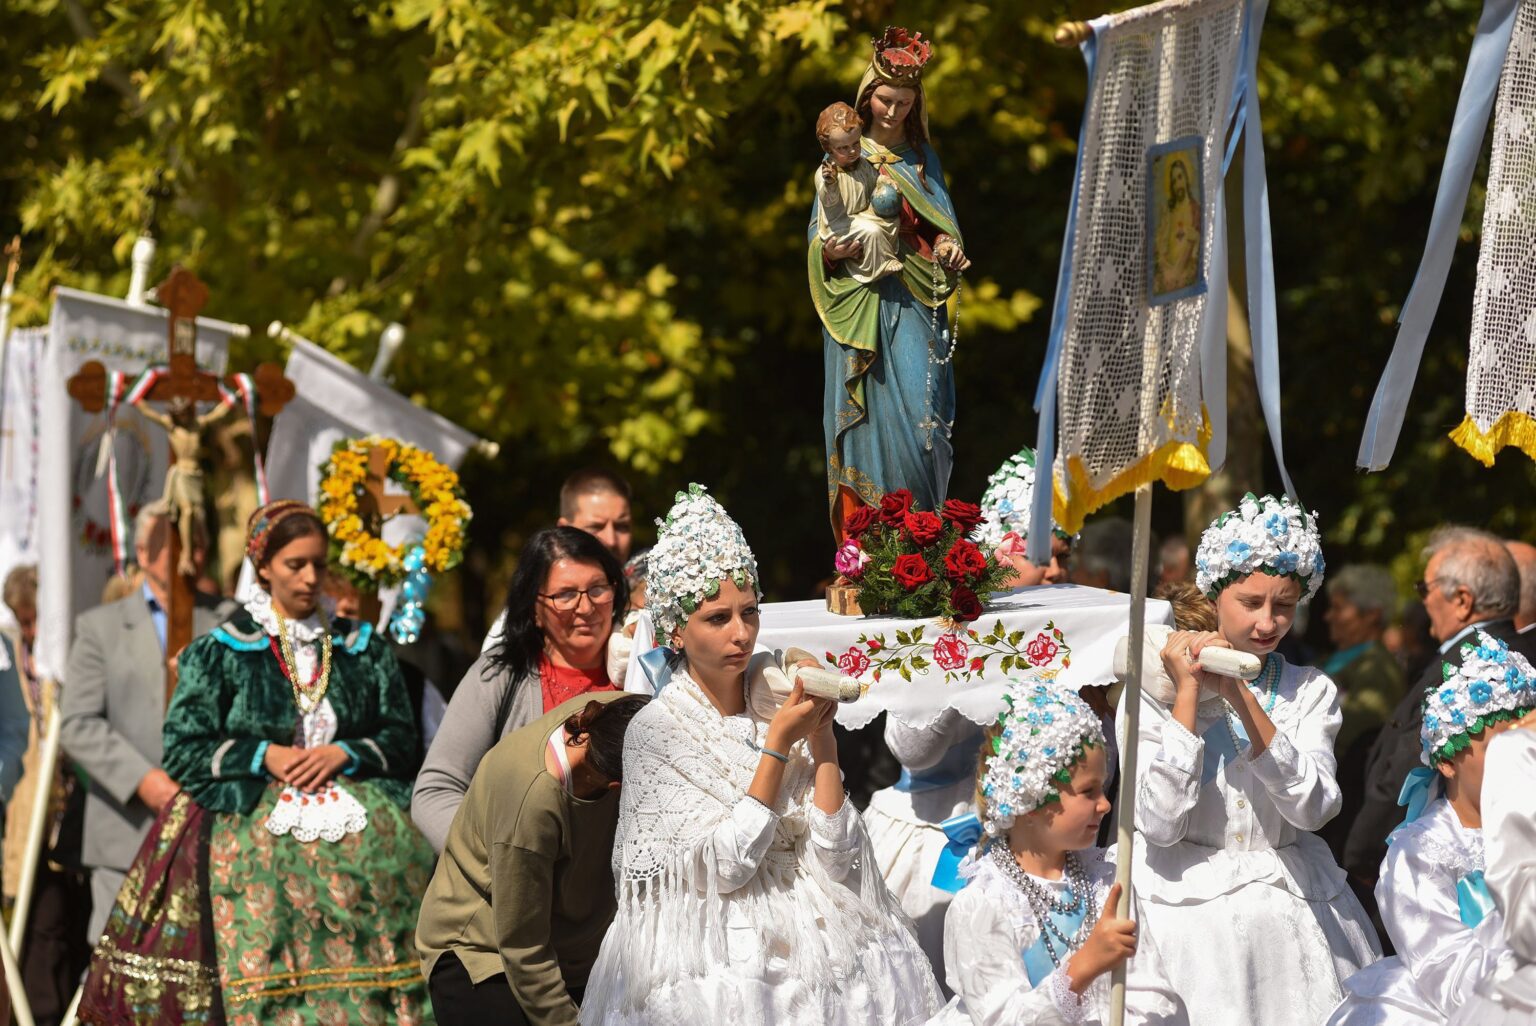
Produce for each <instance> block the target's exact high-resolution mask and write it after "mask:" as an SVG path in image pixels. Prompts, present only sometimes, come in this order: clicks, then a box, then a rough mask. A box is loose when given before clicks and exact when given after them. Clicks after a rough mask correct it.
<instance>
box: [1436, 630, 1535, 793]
mask: <svg viewBox="0 0 1536 1026" xmlns="http://www.w3.org/2000/svg"><path fill="white" fill-rule="evenodd" d="M1441 670H1442V673H1443V674H1444V677H1445V679H1444V681H1443V682H1442V683H1441V684H1440V686H1439V687H1438V688H1435V689H1433V690H1432V691H1430V692H1429V694H1428V695H1427V696H1426V697H1425V699H1424V724H1423V726H1421V727H1420V728H1419V741H1420V743H1421V745H1422V748H1423V750H1422V751H1421V753H1420V758H1421V759H1422V760H1423V762H1424V764H1425V765H1427V766H1433V765H1434V764H1435V763H1438V762H1449V761H1450V760H1451V759H1454V758H1455V757H1456V753H1457V752H1459V751H1461V750H1462V749H1464V748H1466V747H1467V746H1468V745H1470V744H1471V743H1472V737H1473V735H1475V734H1478V733H1481V732H1482V731H1483V729H1484V728H1486V727H1490V726H1492V725H1493V724H1495V723H1498V722H1500V721H1502V720H1516V719H1519V718H1520V717H1521V716H1524V715H1525V714H1526V713H1527V712H1529V711H1530V710H1531V708H1532V707H1533V706H1536V668H1532V666H1531V664H1530V662H1529V661H1528V660H1527V659H1526V658H1525V656H1523V655H1521V654H1520V653H1519V652H1511V651H1510V650H1509V646H1508V645H1506V644H1504V642H1502V641H1500V640H1499V639H1498V638H1495V637H1493V636H1492V635H1490V634H1486V633H1484V632H1483V631H1481V630H1479V631H1478V632H1477V634H1476V636H1475V638H1474V639H1472V640H1468V641H1467V642H1466V643H1464V644H1463V645H1462V646H1461V665H1460V666H1459V667H1458V666H1452V665H1450V664H1449V663H1442V664H1441Z"/></svg>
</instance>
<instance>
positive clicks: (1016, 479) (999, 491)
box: [971, 445, 1069, 549]
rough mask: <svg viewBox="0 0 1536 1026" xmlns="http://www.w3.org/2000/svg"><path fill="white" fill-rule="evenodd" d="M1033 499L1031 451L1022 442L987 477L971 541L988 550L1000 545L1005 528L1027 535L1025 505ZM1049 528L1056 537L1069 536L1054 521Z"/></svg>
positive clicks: (1032, 460)
mask: <svg viewBox="0 0 1536 1026" xmlns="http://www.w3.org/2000/svg"><path fill="white" fill-rule="evenodd" d="M1034 500H1035V450H1033V449H1031V448H1030V447H1029V446H1027V445H1026V446H1025V447H1024V448H1022V449H1020V450H1019V451H1018V452H1016V453H1014V454H1013V455H1012V456H1009V457H1008V458H1007V459H1006V460H1004V461H1003V465H1002V466H1001V467H998V468H997V470H996V471H994V472H993V474H992V476H991V477H989V478H987V490H986V491H985V492H982V493H981V524H980V525H978V526H977V528H976V530H975V531H974V532H973V533H972V535H971V540H972V541H974V542H976V544H978V545H980V546H982V547H983V548H989V549H990V548H996V547H997V546H999V545H1001V544H1002V543H1003V535H1005V534H1007V533H1008V532H1009V531H1012V532H1014V533H1015V534H1017V535H1018V536H1019V537H1020V538H1028V537H1029V507H1030V504H1031V503H1033V502H1034ZM1051 530H1052V532H1054V533H1055V535H1056V536H1057V537H1058V538H1061V539H1064V540H1068V539H1069V536H1068V534H1067V533H1066V532H1065V531H1063V530H1062V529H1061V528H1060V527H1058V526H1056V524H1055V523H1054V522H1053V523H1052V524H1051Z"/></svg>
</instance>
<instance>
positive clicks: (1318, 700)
mask: <svg viewBox="0 0 1536 1026" xmlns="http://www.w3.org/2000/svg"><path fill="white" fill-rule="evenodd" d="M1253 686H1254V687H1255V689H1256V692H1257V693H1258V694H1259V700H1260V702H1261V703H1263V704H1264V705H1265V707H1266V708H1267V709H1268V712H1269V717H1270V719H1271V720H1272V721H1273V723H1274V725H1275V736H1274V739H1273V740H1272V741H1271V742H1270V744H1269V745H1268V746H1267V747H1266V748H1265V750H1264V751H1263V752H1262V753H1261V754H1260V755H1259V756H1258V757H1257V758H1254V757H1253V756H1252V754H1251V752H1252V749H1251V746H1250V745H1249V743H1248V739H1247V737H1246V736H1245V734H1244V732H1243V727H1242V722H1241V720H1239V719H1238V717H1237V714H1236V713H1235V712H1232V711H1230V708H1229V707H1228V706H1227V705H1226V704H1225V703H1224V702H1220V703H1202V705H1201V708H1200V711H1199V714H1198V715H1197V717H1196V721H1195V727H1196V732H1195V733H1193V734H1192V733H1190V732H1189V731H1188V730H1186V729H1184V727H1183V725H1182V724H1180V723H1179V722H1178V721H1177V720H1175V719H1174V718H1173V714H1172V710H1170V709H1169V707H1168V706H1166V705H1163V704H1162V703H1160V702H1158V701H1156V700H1155V699H1153V698H1151V697H1149V696H1147V695H1146V694H1145V693H1144V694H1143V696H1142V704H1141V726H1140V737H1139V738H1138V742H1137V743H1138V746H1139V747H1138V771H1137V772H1138V776H1139V779H1138V781H1137V789H1136V831H1137V837H1136V847H1135V853H1134V857H1135V862H1134V880H1135V884H1136V896H1137V899H1138V903H1139V905H1140V908H1141V911H1142V916H1143V919H1142V932H1143V936H1144V937H1151V938H1155V939H1156V940H1157V943H1158V946H1159V952H1160V954H1161V957H1162V962H1163V966H1164V968H1165V969H1166V971H1167V974H1168V979H1169V982H1170V984H1171V986H1172V988H1173V990H1174V991H1176V992H1177V993H1178V994H1179V996H1180V997H1181V998H1183V1000H1184V1004H1185V1006H1186V1007H1187V1008H1188V1010H1189V1017H1190V1021H1191V1022H1195V1023H1256V1024H1258V1023H1262V1024H1263V1026H1317V1024H1318V1023H1321V1022H1323V1021H1325V1020H1326V1019H1327V1018H1328V1015H1329V1013H1330V1012H1331V1011H1332V1010H1333V1008H1334V1006H1335V1005H1337V1004H1338V1002H1339V998H1340V996H1341V994H1342V989H1341V986H1342V984H1343V981H1345V980H1347V979H1349V977H1351V976H1353V975H1354V974H1355V973H1356V972H1358V971H1359V970H1360V969H1362V968H1363V967H1365V966H1367V965H1369V964H1370V963H1372V962H1374V961H1376V960H1377V959H1379V958H1380V957H1381V951H1380V948H1379V947H1378V945H1377V943H1376V935H1375V931H1374V930H1373V929H1372V927H1371V924H1370V921H1369V920H1368V919H1367V918H1366V915H1365V910H1364V909H1362V908H1361V907H1360V902H1359V901H1358V900H1357V899H1356V898H1355V896H1354V892H1352V891H1351V890H1350V889H1349V886H1348V884H1347V882H1346V879H1345V875H1344V871H1343V870H1342V869H1340V868H1339V865H1338V863H1337V862H1335V861H1334V858H1333V855H1332V853H1331V852H1330V851H1329V850H1328V846H1327V845H1326V844H1324V843H1323V842H1322V841H1321V840H1320V839H1318V837H1317V836H1316V835H1314V834H1313V833H1311V831H1313V830H1316V829H1318V828H1319V827H1321V826H1322V825H1323V824H1324V823H1327V822H1328V821H1329V820H1330V819H1332V818H1333V817H1334V816H1335V815H1337V814H1338V811H1339V804H1340V797H1339V786H1338V782H1337V780H1336V779H1335V776H1334V774H1335V772H1336V763H1335V761H1334V755H1333V739H1334V735H1336V734H1337V733H1338V730H1339V723H1340V721H1341V717H1340V714H1339V702H1338V695H1337V691H1336V689H1335V687H1334V684H1333V681H1331V680H1329V679H1328V677H1327V676H1326V675H1324V674H1323V673H1321V672H1320V671H1318V670H1316V669H1314V668H1312V667H1309V666H1291V665H1289V664H1288V663H1286V662H1285V660H1284V659H1283V658H1282V657H1281V656H1279V655H1271V656H1270V657H1269V661H1268V663H1267V664H1266V666H1265V671H1264V673H1262V674H1261V675H1260V677H1259V680H1258V681H1255V682H1254V685H1253ZM1119 722H1120V723H1124V722H1125V719H1124V717H1123V715H1122V716H1121V717H1120V718H1119ZM1121 747H1122V750H1123V748H1124V745H1123V744H1122V746H1121Z"/></svg>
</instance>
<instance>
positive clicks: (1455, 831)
mask: <svg viewBox="0 0 1536 1026" xmlns="http://www.w3.org/2000/svg"><path fill="white" fill-rule="evenodd" d="M1389 844H1390V847H1389V848H1388V849H1387V857H1386V859H1385V860H1384V861H1383V862H1382V871H1381V881H1380V882H1379V883H1378V884H1377V885H1376V901H1377V902H1378V903H1379V904H1380V906H1381V918H1382V921H1383V922H1384V923H1385V924H1386V927H1387V933H1388V934H1389V935H1390V936H1391V938H1392V945H1393V946H1394V947H1395V948H1397V954H1396V955H1394V956H1393V957H1391V958H1384V959H1382V960H1381V961H1380V962H1377V963H1376V964H1375V965H1371V966H1367V967H1366V968H1364V969H1362V970H1360V971H1359V972H1358V973H1356V974H1355V975H1353V976H1351V977H1350V978H1349V979H1348V980H1346V981H1345V982H1344V1000H1343V1001H1342V1002H1341V1003H1340V1004H1339V1007H1338V1008H1337V1009H1335V1010H1334V1013H1333V1017H1332V1018H1330V1019H1329V1020H1328V1024H1329V1026H1443V1024H1444V1023H1445V1021H1446V1020H1447V1019H1448V1018H1449V1017H1450V1015H1451V1013H1452V1012H1453V1011H1455V1010H1456V1009H1457V1008H1458V1007H1459V1006H1461V1005H1462V1004H1463V1003H1464V1002H1465V1001H1466V999H1467V997H1468V996H1469V995H1470V994H1471V992H1472V988H1473V987H1475V986H1476V985H1477V984H1478V982H1479V981H1481V980H1482V979H1483V977H1484V976H1486V975H1487V974H1488V973H1489V972H1491V971H1492V970H1493V968H1494V966H1495V965H1496V964H1497V962H1498V960H1499V957H1500V955H1501V954H1502V953H1503V951H1504V937H1503V929H1504V919H1503V917H1502V916H1501V915H1499V913H1498V910H1497V909H1492V910H1490V908H1489V906H1490V905H1491V904H1492V899H1491V898H1484V897H1483V895H1486V893H1487V892H1486V890H1485V889H1483V887H1482V883H1481V881H1482V879H1483V870H1484V863H1483V835H1482V832H1481V831H1479V830H1477V829H1475V828H1472V827H1466V826H1463V825H1462V823H1461V819H1460V818H1459V817H1458V816H1457V815H1456V810H1455V809H1453V808H1452V807H1451V803H1450V802H1448V801H1446V800H1445V799H1444V798H1440V799H1437V800H1436V801H1433V802H1431V803H1430V804H1429V805H1428V806H1426V807H1425V809H1424V812H1423V814H1422V815H1420V816H1419V818H1418V819H1416V820H1414V821H1413V822H1412V823H1408V824H1406V825H1405V826H1403V827H1401V828H1400V829H1398V831H1397V832H1396V833H1394V834H1393V835H1392V839H1391V841H1390V842H1389Z"/></svg>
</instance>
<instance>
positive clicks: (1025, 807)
mask: <svg viewBox="0 0 1536 1026" xmlns="http://www.w3.org/2000/svg"><path fill="white" fill-rule="evenodd" d="M1003 701H1005V702H1006V703H1007V705H1008V708H1007V709H1006V710H1004V712H1003V715H1002V717H1001V719H999V720H998V726H999V727H1001V728H1002V731H1001V733H1000V734H998V736H997V737H996V738H995V739H993V741H992V752H991V754H990V755H989V756H987V771H986V773H985V774H984V775H983V776H982V778H981V795H982V797H983V798H984V799H985V805H986V815H985V827H986V831H987V836H988V837H1001V836H1002V835H1003V834H1005V833H1007V831H1008V828H1009V827H1011V826H1013V821H1014V817H1016V816H1022V815H1027V814H1028V813H1031V812H1034V811H1035V810H1036V809H1038V808H1040V807H1041V806H1042V805H1045V804H1046V803H1047V802H1054V801H1060V800H1061V791H1060V790H1059V789H1058V785H1060V784H1065V783H1068V782H1069V781H1071V779H1072V764H1073V763H1075V762H1077V760H1078V759H1079V758H1081V757H1082V754H1083V752H1084V751H1085V750H1086V749H1089V748H1097V747H1099V746H1101V745H1103V744H1104V728H1103V726H1102V725H1101V724H1100V723H1099V718H1098V716H1097V715H1095V714H1094V711H1093V710H1092V709H1090V708H1088V703H1087V702H1084V701H1083V700H1082V698H1081V697H1080V696H1079V695H1078V694H1077V692H1075V691H1069V690H1067V689H1065V688H1062V687H1059V686H1056V685H1053V684H1046V683H1043V682H1042V681H1040V680H1038V679H1026V680H1011V681H1009V682H1008V690H1007V692H1006V693H1005V694H1004V696H1003Z"/></svg>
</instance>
